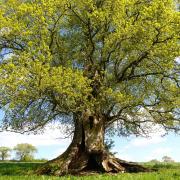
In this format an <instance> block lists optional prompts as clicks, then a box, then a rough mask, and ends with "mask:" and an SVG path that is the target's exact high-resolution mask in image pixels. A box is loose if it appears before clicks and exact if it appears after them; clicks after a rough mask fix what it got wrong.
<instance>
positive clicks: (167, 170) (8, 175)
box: [0, 163, 180, 180]
mask: <svg viewBox="0 0 180 180" xmlns="http://www.w3.org/2000/svg"><path fill="white" fill-rule="evenodd" d="M41 164H42V163H0V180H180V163H157V164H153V163H144V165H145V166H147V167H152V168H155V169H157V170H158V171H156V172H152V173H131V174H130V173H124V174H117V175H107V174H101V175H93V176H79V177H75V176H65V177H50V176H35V175H33V171H34V170H36V169H37V168H38V167H39V166H40V165H41Z"/></svg>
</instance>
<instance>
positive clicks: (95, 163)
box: [37, 148, 151, 176]
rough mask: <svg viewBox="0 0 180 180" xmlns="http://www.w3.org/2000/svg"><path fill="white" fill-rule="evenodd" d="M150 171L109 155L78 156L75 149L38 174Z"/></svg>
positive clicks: (46, 165) (50, 162) (53, 161)
mask: <svg viewBox="0 0 180 180" xmlns="http://www.w3.org/2000/svg"><path fill="white" fill-rule="evenodd" d="M150 171H151V170H150V169H148V168H145V167H143V166H141V165H139V164H136V163H132V162H127V161H124V160H120V159H118V158H115V157H114V156H113V155H111V154H109V153H99V154H97V153H96V154H87V153H84V152H83V153H81V154H79V153H78V151H77V149H76V148H75V149H74V152H72V153H71V154H69V155H68V156H67V154H66V153H64V154H62V155H61V156H59V157H58V158H56V159H54V160H51V161H49V162H47V163H46V164H45V165H43V166H42V167H41V168H40V169H38V171H37V173H38V174H48V175H55V176H62V175H66V174H73V175H83V174H89V173H90V174H92V173H124V172H150Z"/></svg>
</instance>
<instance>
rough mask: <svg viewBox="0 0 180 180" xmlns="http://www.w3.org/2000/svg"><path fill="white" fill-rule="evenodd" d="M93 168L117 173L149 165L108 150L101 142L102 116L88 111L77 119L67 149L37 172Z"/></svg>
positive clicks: (73, 170)
mask: <svg viewBox="0 0 180 180" xmlns="http://www.w3.org/2000/svg"><path fill="white" fill-rule="evenodd" d="M92 171H93V172H112V173H117V172H140V171H141V172H144V171H148V169H146V168H144V167H142V166H140V165H137V164H134V163H129V162H126V161H123V160H120V159H117V158H115V157H114V156H113V155H111V154H109V153H108V152H107V151H106V150H105V146H104V125H103V119H102V117H100V116H95V115H91V114H90V112H88V111H87V112H85V113H84V114H83V118H82V119H81V118H79V119H76V121H75V133H74V137H73V140H72V143H71V144H70V146H69V147H68V149H67V150H66V151H65V152H64V153H63V154H62V155H60V156H59V157H57V158H55V159H53V160H51V161H49V162H47V163H46V164H45V165H43V166H42V167H41V168H40V169H38V171H37V173H38V174H49V175H56V176H61V175H65V174H81V173H84V172H92Z"/></svg>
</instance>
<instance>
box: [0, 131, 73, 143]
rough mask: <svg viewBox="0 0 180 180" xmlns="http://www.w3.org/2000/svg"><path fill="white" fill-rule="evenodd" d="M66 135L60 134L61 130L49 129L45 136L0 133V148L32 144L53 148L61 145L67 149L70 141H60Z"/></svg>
mask: <svg viewBox="0 0 180 180" xmlns="http://www.w3.org/2000/svg"><path fill="white" fill-rule="evenodd" d="M63 137H64V135H63V134H62V133H61V132H60V129H58V128H57V129H55V128H54V129H51V128H47V129H46V130H45V132H44V133H43V134H36V135H33V134H30V135H27V134H18V133H12V132H0V146H8V147H13V146H15V145H16V144H19V143H30V144H33V145H34V146H52V145H61V146H64V147H67V146H68V145H69V143H70V141H71V140H70V139H58V138H63Z"/></svg>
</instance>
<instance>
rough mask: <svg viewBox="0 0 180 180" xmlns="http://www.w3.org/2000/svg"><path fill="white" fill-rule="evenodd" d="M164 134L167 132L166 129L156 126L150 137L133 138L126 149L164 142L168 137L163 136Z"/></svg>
mask: <svg viewBox="0 0 180 180" xmlns="http://www.w3.org/2000/svg"><path fill="white" fill-rule="evenodd" d="M164 134H165V131H164V130H163V129H162V128H160V127H158V126H156V127H154V128H153V132H151V133H150V134H149V137H148V138H145V137H137V138H133V139H132V140H131V141H130V142H129V144H128V145H127V146H126V147H125V150H126V149H129V148H131V147H146V146H150V145H152V144H159V143H163V142H165V141H166V140H167V138H166V137H163V136H162V135H164Z"/></svg>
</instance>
